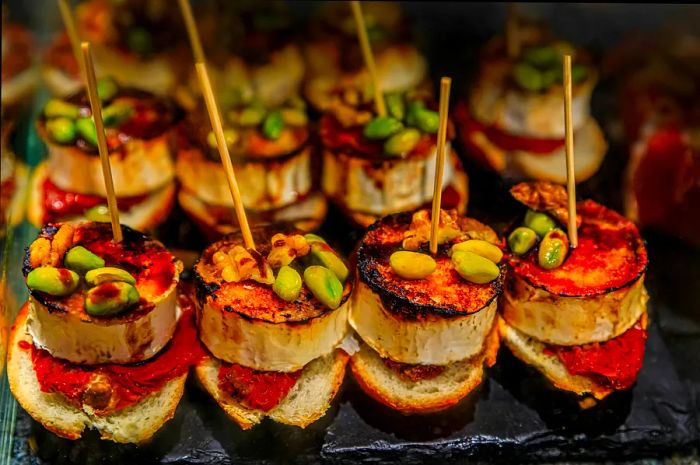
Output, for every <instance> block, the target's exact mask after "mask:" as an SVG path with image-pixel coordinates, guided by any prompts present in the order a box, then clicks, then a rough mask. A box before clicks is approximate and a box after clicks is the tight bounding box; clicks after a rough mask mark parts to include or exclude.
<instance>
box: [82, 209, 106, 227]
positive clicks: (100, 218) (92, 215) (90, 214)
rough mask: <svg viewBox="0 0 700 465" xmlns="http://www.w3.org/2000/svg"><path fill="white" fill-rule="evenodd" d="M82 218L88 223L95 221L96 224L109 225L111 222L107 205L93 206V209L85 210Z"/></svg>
mask: <svg viewBox="0 0 700 465" xmlns="http://www.w3.org/2000/svg"><path fill="white" fill-rule="evenodd" d="M83 216H85V218H86V219H88V220H90V221H95V222H96V223H109V222H110V221H111V217H110V216H109V207H107V205H95V206H94V207H92V208H89V209H87V210H85V213H84V214H83Z"/></svg>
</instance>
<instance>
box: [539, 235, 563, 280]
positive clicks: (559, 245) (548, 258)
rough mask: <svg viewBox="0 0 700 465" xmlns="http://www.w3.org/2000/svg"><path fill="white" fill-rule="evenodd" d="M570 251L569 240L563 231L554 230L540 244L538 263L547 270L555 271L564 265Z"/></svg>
mask: <svg viewBox="0 0 700 465" xmlns="http://www.w3.org/2000/svg"><path fill="white" fill-rule="evenodd" d="M568 251H569V238H568V237H567V236H566V233H565V232H564V231H562V230H561V229H553V230H552V231H549V232H548V233H547V235H546V236H544V239H542V242H540V250H539V251H538V253H537V263H539V265H540V266H541V267H542V268H544V269H546V270H553V269H554V268H558V267H560V266H561V264H562V263H564V259H566V254H567V253H568Z"/></svg>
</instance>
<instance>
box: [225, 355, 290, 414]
mask: <svg viewBox="0 0 700 465" xmlns="http://www.w3.org/2000/svg"><path fill="white" fill-rule="evenodd" d="M300 376H301V370H298V371H294V372H291V373H282V372H278V371H258V370H253V369H252V368H247V367H244V366H242V365H238V364H236V363H233V364H222V365H221V367H220V368H219V387H220V388H221V389H222V390H223V391H224V392H227V393H228V394H230V395H232V396H233V397H235V398H237V399H239V400H240V401H241V402H243V403H244V404H245V405H247V406H248V407H250V408H252V409H256V410H262V411H263V412H268V411H270V410H272V409H273V408H275V407H276V406H277V405H279V403H280V402H281V401H282V399H284V398H285V396H286V395H287V394H288V393H289V391H290V390H291V389H292V388H293V387H294V384H296V382H297V380H298V379H299V377H300Z"/></svg>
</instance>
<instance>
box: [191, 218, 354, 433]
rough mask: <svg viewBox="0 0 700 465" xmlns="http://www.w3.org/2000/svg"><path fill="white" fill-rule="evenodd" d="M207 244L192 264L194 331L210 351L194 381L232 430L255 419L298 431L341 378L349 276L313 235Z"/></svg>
mask: <svg viewBox="0 0 700 465" xmlns="http://www.w3.org/2000/svg"><path fill="white" fill-rule="evenodd" d="M252 235H253V238H254V240H255V243H256V244H257V245H258V247H259V249H258V250H255V249H250V248H246V247H244V245H243V244H244V243H243V240H242V238H241V235H240V234H235V235H230V236H227V237H225V238H224V239H222V240H220V241H218V242H215V243H214V244H212V245H211V246H209V247H208V248H207V249H206V250H205V251H204V253H203V254H202V256H201V258H200V259H199V261H198V262H197V264H196V265H195V275H196V281H197V306H198V313H199V317H198V326H199V336H200V338H201V341H202V342H203V343H204V345H205V346H206V348H207V349H208V350H209V352H210V355H209V356H208V357H206V358H204V359H203V360H202V361H201V362H200V363H199V364H198V365H197V367H196V374H197V378H198V379H199V381H200V383H201V384H202V386H203V387H204V388H205V389H206V390H207V391H208V392H209V393H210V394H211V395H212V397H213V398H214V399H215V400H216V402H217V403H218V404H219V405H220V406H221V407H222V408H223V409H224V411H225V412H226V414H227V415H228V416H229V417H231V418H232V419H233V420H234V421H235V422H236V423H238V424H239V425H240V426H241V428H243V429H247V428H250V427H252V426H254V425H255V424H257V423H259V422H260V421H262V420H263V418H265V417H269V418H272V419H273V420H274V421H277V422H280V423H285V424H289V425H295V426H299V427H302V428H303V427H305V426H307V425H309V424H310V423H312V422H314V421H315V420H317V419H319V418H320V417H321V416H323V414H324V413H325V412H326V410H327V409H328V407H329V406H330V403H331V402H332V400H333V398H334V397H335V394H336V393H337V391H338V388H339V387H340V384H341V383H342V380H343V377H344V374H345V365H346V363H347V360H348V355H347V354H346V353H345V351H344V350H343V349H340V348H339V347H338V346H339V344H340V343H341V341H342V340H343V338H344V337H345V335H346V332H347V315H348V310H349V306H350V304H349V298H350V293H351V290H352V280H351V279H350V276H349V271H348V268H347V266H346V265H345V263H344V262H343V260H342V259H341V258H340V256H339V255H338V254H337V253H336V252H335V251H334V250H333V249H332V248H331V247H330V246H329V245H328V244H327V243H326V242H325V241H324V240H323V239H322V238H320V237H318V236H316V235H313V234H307V235H305V236H302V235H301V234H300V233H299V232H298V231H295V230H293V229H288V228H275V229H273V228H269V229H262V228H257V229H253V231H252Z"/></svg>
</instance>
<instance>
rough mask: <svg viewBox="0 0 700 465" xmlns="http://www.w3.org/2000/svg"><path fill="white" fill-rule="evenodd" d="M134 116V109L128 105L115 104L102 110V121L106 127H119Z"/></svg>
mask: <svg viewBox="0 0 700 465" xmlns="http://www.w3.org/2000/svg"><path fill="white" fill-rule="evenodd" d="M133 114H134V107H132V106H131V105H128V104H126V103H113V104H112V105H110V106H108V107H106V108H104V109H103V110H102V121H103V122H104V125H105V127H108V128H111V127H117V126H119V125H120V124H122V123H124V122H125V121H127V120H128V119H129V118H131V116H132V115H133Z"/></svg>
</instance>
